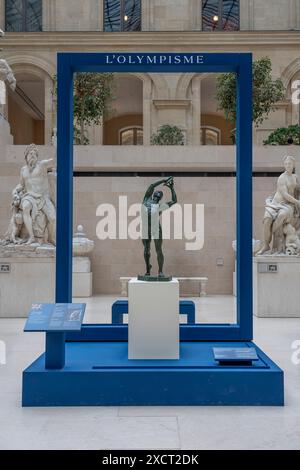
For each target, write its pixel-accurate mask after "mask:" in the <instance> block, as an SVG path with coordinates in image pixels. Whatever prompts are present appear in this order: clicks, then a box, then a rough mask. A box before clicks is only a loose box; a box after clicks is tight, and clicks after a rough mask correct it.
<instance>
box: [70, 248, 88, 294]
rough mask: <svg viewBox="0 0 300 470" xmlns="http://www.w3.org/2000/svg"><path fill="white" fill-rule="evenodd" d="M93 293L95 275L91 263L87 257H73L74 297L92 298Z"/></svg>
mask: <svg viewBox="0 0 300 470" xmlns="http://www.w3.org/2000/svg"><path fill="white" fill-rule="evenodd" d="M92 292H93V274H92V273H91V261H90V259H89V258H88V257H87V256H73V284H72V295H73V297H91V295H92Z"/></svg>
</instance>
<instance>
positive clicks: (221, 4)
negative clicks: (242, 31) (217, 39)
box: [202, 0, 240, 31]
mask: <svg viewBox="0 0 300 470" xmlns="http://www.w3.org/2000/svg"><path fill="white" fill-rule="evenodd" d="M239 28H240V2H239V0H202V30H203V31H238V30H239Z"/></svg>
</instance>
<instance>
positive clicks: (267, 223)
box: [257, 217, 273, 255]
mask: <svg viewBox="0 0 300 470" xmlns="http://www.w3.org/2000/svg"><path fill="white" fill-rule="evenodd" d="M272 223H273V220H272V219H271V217H266V218H265V219H264V244H263V247H262V248H261V250H259V252H258V253H257V254H258V255H262V254H263V253H266V252H267V251H269V250H270V243H271V240H272Z"/></svg>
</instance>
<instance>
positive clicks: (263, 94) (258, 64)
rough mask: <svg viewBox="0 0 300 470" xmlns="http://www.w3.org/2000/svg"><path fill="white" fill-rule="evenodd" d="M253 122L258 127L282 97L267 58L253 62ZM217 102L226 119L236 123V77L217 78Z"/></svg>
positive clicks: (233, 75)
mask: <svg viewBox="0 0 300 470" xmlns="http://www.w3.org/2000/svg"><path fill="white" fill-rule="evenodd" d="M252 74H253V122H254V124H255V126H258V125H259V124H261V123H262V122H263V120H264V119H266V118H267V117H268V115H269V113H270V112H271V110H272V106H273V105H274V104H275V103H277V102H278V101H280V100H282V99H283V97H284V86H283V83H282V81H281V80H280V79H276V80H273V79H272V64H271V60H270V58H269V57H263V58H261V59H258V60H255V61H254V62H253V72H252ZM217 100H218V102H219V109H221V110H223V111H224V113H225V117H226V119H228V120H229V121H230V122H232V123H234V124H235V122H236V111H237V110H236V75H235V74H234V73H225V74H222V75H220V76H219V77H218V78H217Z"/></svg>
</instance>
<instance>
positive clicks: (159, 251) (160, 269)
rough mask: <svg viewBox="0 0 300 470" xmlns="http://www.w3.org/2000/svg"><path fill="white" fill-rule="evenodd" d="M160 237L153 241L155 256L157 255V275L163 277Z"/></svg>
mask: <svg viewBox="0 0 300 470" xmlns="http://www.w3.org/2000/svg"><path fill="white" fill-rule="evenodd" d="M162 242H163V240H162V237H161V236H160V237H159V238H157V239H156V240H154V243H155V249H156V255H157V263H158V275H159V276H163V267H164V255H163V252H162Z"/></svg>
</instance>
